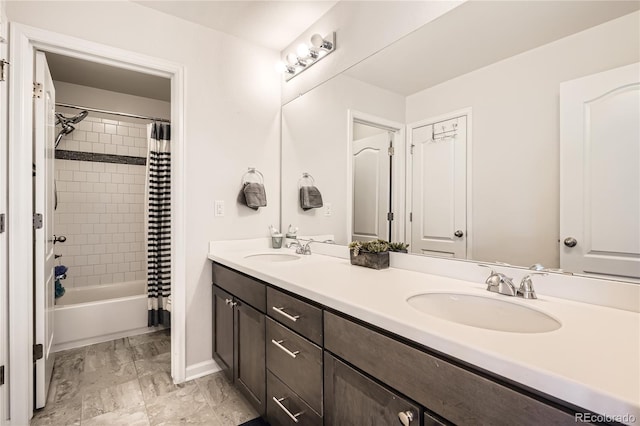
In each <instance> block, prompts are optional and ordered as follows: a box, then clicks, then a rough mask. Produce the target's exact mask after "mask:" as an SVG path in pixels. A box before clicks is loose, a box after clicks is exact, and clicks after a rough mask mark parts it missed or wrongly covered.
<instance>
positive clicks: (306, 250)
mask: <svg viewBox="0 0 640 426" xmlns="http://www.w3.org/2000/svg"><path fill="white" fill-rule="evenodd" d="M312 242H313V240H309V241H308V242H307V243H306V244H302V243H301V242H300V240H298V239H297V238H296V240H295V241H292V242H290V243H289V244H287V248H291V247H295V248H296V254H307V255H308V254H311V247H309V245H310V244H311V243H312Z"/></svg>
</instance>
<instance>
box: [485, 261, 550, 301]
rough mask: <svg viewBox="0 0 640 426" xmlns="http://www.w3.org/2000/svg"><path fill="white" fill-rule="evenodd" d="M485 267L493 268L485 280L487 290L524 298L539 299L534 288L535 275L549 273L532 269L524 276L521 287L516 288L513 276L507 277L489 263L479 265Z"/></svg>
mask: <svg viewBox="0 0 640 426" xmlns="http://www.w3.org/2000/svg"><path fill="white" fill-rule="evenodd" d="M479 266H482V267H484V268H489V269H491V275H489V277H488V278H487V279H486V280H485V284H487V291H492V292H494V293H499V294H504V295H507V296H515V297H522V298H523V299H537V298H538V296H536V291H535V290H534V288H533V280H532V276H533V275H547V273H546V272H537V271H532V272H529V273H528V274H527V275H525V276H524V278H522V281H521V282H520V287H519V288H517V289H516V286H515V285H514V284H513V278H510V277H507V276H506V275H505V274H503V273H500V272H495V271H494V270H493V269H492V268H491V266H489V265H479Z"/></svg>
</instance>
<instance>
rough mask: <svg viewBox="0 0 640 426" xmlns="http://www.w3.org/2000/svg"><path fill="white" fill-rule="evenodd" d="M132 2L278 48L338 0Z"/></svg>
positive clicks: (287, 43) (140, 0)
mask: <svg viewBox="0 0 640 426" xmlns="http://www.w3.org/2000/svg"><path fill="white" fill-rule="evenodd" d="M134 2H135V3H138V4H140V5H142V6H146V7H149V8H151V9H155V10H158V11H160V12H164V13H167V14H169V15H172V16H177V17H179V18H182V19H186V20H187V21H191V22H195V23H197V24H201V25H204V26H205V27H209V28H213V29H215V30H218V31H222V32H225V33H227V34H232V35H234V36H236V37H239V38H241V39H244V40H247V41H250V42H252V43H255V44H258V45H260V46H264V47H267V48H269V49H274V50H277V51H278V52H280V51H282V50H283V49H284V48H286V47H287V46H288V45H289V44H290V43H291V42H292V41H293V40H295V39H296V38H297V37H298V36H299V35H300V34H301V33H302V32H303V31H304V30H306V29H307V28H309V27H310V26H311V24H313V23H314V22H316V21H317V20H318V19H320V17H321V16H322V15H324V14H325V13H326V12H327V11H328V10H329V9H331V8H332V7H333V6H334V5H335V4H336V3H337V1H331V0H316V1H306V0H289V1H265V0H263V1H218V0H199V1H190V0H183V1H164V0H163V1H156V0H135V1H134Z"/></svg>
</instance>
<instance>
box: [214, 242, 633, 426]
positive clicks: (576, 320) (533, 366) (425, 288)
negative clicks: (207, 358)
mask: <svg viewBox="0 0 640 426" xmlns="http://www.w3.org/2000/svg"><path fill="white" fill-rule="evenodd" d="M252 241H254V243H253V245H252V246H250V247H249V246H248V245H247V244H242V243H241V242H214V243H212V244H211V247H210V252H209V256H208V257H209V259H211V260H213V261H216V262H218V263H221V264H223V265H226V266H228V267H230V268H233V269H236V270H238V271H241V272H244V273H246V274H248V275H251V276H253V277H255V278H258V279H260V280H263V281H266V282H268V283H270V284H273V285H275V286H278V287H280V288H283V289H285V290H288V291H291V292H293V293H296V294H298V295H300V296H303V297H306V298H308V299H311V300H313V301H316V302H318V303H320V304H323V305H326V306H328V307H331V308H333V309H335V310H338V311H341V312H344V313H345V314H348V315H351V316H353V317H355V318H359V319H361V320H363V321H366V322H368V323H370V324H373V325H376V326H378V327H380V328H383V329H385V330H388V331H390V332H392V333H395V334H397V335H400V336H402V337H405V338H407V339H410V340H412V341H414V342H417V343H420V344H423V345H425V346H428V347H430V348H433V349H435V350H437V351H440V352H443V353H445V354H448V355H450V356H452V357H454V358H458V359H460V360H462V361H465V362H468V363H470V364H473V365H476V366H478V367H480V368H483V369H485V370H488V371H491V372H493V373H496V374H498V375H500V376H503V377H506V378H508V379H511V380H513V381H515V382H519V383H522V384H523V385H526V386H529V387H531V388H534V389H537V390H539V391H541V392H544V393H546V394H549V395H552V396H554V397H556V398H559V399H561V400H564V401H567V402H569V403H572V404H575V405H577V406H578V407H582V408H585V409H587V410H591V411H593V412H595V413H598V414H605V415H608V416H623V415H627V416H629V415H632V416H635V418H636V419H640V314H638V313H637V312H630V311H626V310H620V309H614V308H609V307H603V306H596V305H591V304H586V303H580V302H574V301H571V300H566V299H560V298H555V297H549V296H545V295H544V294H540V293H538V299H536V300H524V299H521V298H515V297H513V298H512V297H509V298H508V300H509V301H510V302H512V303H518V304H522V305H525V306H529V307H532V308H535V309H537V310H540V311H543V312H545V313H547V314H548V315H550V316H552V317H554V318H556V319H558V320H559V321H560V322H561V323H562V327H561V328H560V329H558V330H555V331H552V332H547V333H536V334H522V333H511V332H501V331H494V330H486V329H482V328H476V327H470V326H466V325H462V324H457V323H454V322H450V321H446V320H442V319H439V318H437V317H434V316H431V315H427V314H424V313H422V312H420V311H418V310H415V309H414V308H412V307H411V306H409V305H408V303H407V302H406V300H407V298H409V297H411V296H414V295H416V294H420V293H425V292H432V291H455V292H459V293H468V294H474V295H480V296H485V297H492V298H493V297H495V298H505V297H508V296H503V295H499V294H495V293H490V292H488V291H486V286H485V285H484V284H483V283H480V282H478V283H475V282H469V281H463V280H458V279H453V278H447V277H443V276H438V275H430V274H426V273H420V272H413V271H408V270H404V269H396V268H389V269H386V270H380V271H377V270H373V269H368V268H363V267H358V266H352V265H351V264H350V263H349V260H346V259H342V258H338V257H332V256H325V255H321V254H312V255H311V256H302V257H301V259H299V260H295V261H291V262H267V261H264V260H261V259H259V258H245V256H247V255H251V254H256V253H268V252H277V253H294V252H293V251H292V250H288V249H280V250H273V249H269V248H267V246H266V243H265V244H262V245H261V246H260V245H256V244H255V241H256V240H252ZM265 241H266V239H265ZM345 250H346V248H345ZM627 421H628V420H627ZM622 422H625V420H622Z"/></svg>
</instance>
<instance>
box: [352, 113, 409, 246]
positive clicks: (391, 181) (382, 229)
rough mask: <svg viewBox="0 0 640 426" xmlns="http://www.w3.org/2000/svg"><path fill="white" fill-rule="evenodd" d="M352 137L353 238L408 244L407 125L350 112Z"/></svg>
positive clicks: (353, 239)
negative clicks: (403, 186)
mask: <svg viewBox="0 0 640 426" xmlns="http://www.w3.org/2000/svg"><path fill="white" fill-rule="evenodd" d="M348 134H349V143H348V144H347V146H348V150H349V152H348V159H349V160H348V161H349V164H348V167H347V170H348V171H349V172H348V173H349V176H348V182H349V184H348V185H349V186H348V191H347V192H348V198H349V199H348V202H347V206H348V219H347V220H348V221H349V222H348V227H347V229H348V230H349V234H348V235H349V238H351V240H352V241H355V240H358V241H371V240H376V239H382V240H387V241H392V240H393V241H400V242H404V193H403V191H402V189H401V188H402V182H403V180H404V178H403V174H404V156H403V154H404V147H405V143H404V125H403V124H402V123H396V122H393V121H390V120H386V119H383V118H380V117H375V116H372V115H369V114H366V113H362V112H358V111H349V131H348Z"/></svg>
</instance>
